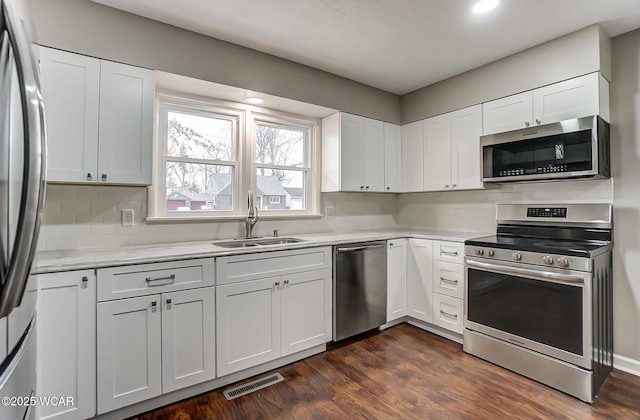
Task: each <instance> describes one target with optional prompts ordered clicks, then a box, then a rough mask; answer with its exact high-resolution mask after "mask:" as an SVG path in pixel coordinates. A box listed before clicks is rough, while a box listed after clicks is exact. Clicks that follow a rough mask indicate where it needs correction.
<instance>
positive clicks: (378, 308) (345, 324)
mask: <svg viewBox="0 0 640 420" xmlns="http://www.w3.org/2000/svg"><path fill="white" fill-rule="evenodd" d="M386 320H387V246H386V242H384V241H378V242H364V243H362V242H361V243H354V244H348V245H340V246H334V247H333V340H334V341H338V340H342V339H344V338H347V337H351V336H352V335H356V334H358V333H361V332H364V331H367V330H371V329H373V328H377V327H379V326H380V325H382V324H384V323H385V322H386Z"/></svg>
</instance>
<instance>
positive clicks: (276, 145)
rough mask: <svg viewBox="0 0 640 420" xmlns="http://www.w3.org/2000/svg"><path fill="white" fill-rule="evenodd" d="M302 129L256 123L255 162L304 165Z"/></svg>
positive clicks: (303, 132)
mask: <svg viewBox="0 0 640 420" xmlns="http://www.w3.org/2000/svg"><path fill="white" fill-rule="evenodd" d="M304 136H305V131H304V130H296V129H291V128H277V127H271V126H268V125H262V124H256V162H257V163H266V164H268V165H281V166H304V163H305V162H304Z"/></svg>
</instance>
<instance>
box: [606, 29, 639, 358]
mask: <svg viewBox="0 0 640 420" xmlns="http://www.w3.org/2000/svg"><path fill="white" fill-rule="evenodd" d="M612 41H613V42H612V69H613V79H612V83H611V117H612V124H611V135H612V138H611V145H612V146H611V153H612V156H611V160H612V170H613V178H614V189H613V205H614V209H615V213H614V217H615V219H614V220H615V222H614V223H615V232H614V238H615V248H614V265H613V270H614V292H613V293H614V320H615V333H614V338H615V341H614V349H615V353H616V354H619V355H622V356H624V357H628V358H630V359H634V360H635V361H636V363H637V366H636V368H637V369H638V370H640V30H636V31H633V32H630V33H628V34H626V35H622V36H619V37H617V38H614V39H613V40H612Z"/></svg>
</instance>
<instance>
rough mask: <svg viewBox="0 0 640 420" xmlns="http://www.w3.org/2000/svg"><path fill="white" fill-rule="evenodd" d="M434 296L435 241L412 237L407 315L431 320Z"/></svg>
mask: <svg viewBox="0 0 640 420" xmlns="http://www.w3.org/2000/svg"><path fill="white" fill-rule="evenodd" d="M432 298H433V241H432V240H430V239H415V238H411V239H409V247H408V249H407V315H408V316H410V317H412V318H416V319H419V320H421V321H425V322H431V321H432V318H433V315H432V313H433V309H432V308H433V302H432Z"/></svg>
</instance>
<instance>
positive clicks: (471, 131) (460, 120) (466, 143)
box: [450, 105, 483, 189]
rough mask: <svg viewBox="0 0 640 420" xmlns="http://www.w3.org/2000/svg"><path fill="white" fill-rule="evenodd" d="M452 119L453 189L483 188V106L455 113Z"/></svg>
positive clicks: (451, 116) (452, 114)
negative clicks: (481, 147) (481, 148)
mask: <svg viewBox="0 0 640 420" xmlns="http://www.w3.org/2000/svg"><path fill="white" fill-rule="evenodd" d="M450 118H451V187H452V188H455V189H473V188H482V187H483V184H482V174H481V173H480V167H481V151H480V136H481V135H482V106H481V105H475V106H471V107H468V108H464V109H460V110H458V111H454V112H452V113H451V114H450Z"/></svg>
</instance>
